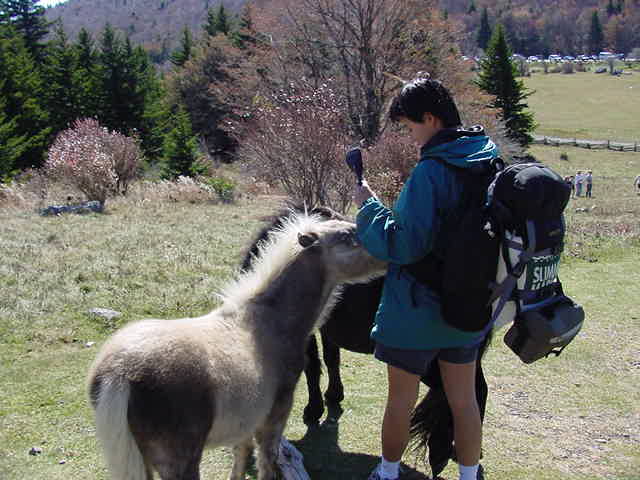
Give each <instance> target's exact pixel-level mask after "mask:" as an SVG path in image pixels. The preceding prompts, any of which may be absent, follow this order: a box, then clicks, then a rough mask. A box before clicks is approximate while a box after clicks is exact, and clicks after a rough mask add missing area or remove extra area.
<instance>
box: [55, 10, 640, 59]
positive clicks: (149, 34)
mask: <svg viewBox="0 0 640 480" xmlns="http://www.w3.org/2000/svg"><path fill="white" fill-rule="evenodd" d="M220 1H221V0H67V1H66V2H65V3H62V4H60V5H58V6H56V7H53V8H49V9H47V12H46V16H47V18H48V19H49V20H55V19H56V18H58V17H59V18H61V20H62V23H63V25H64V27H65V30H66V32H67V34H68V36H69V37H70V38H71V39H75V38H76V36H77V34H78V32H79V31H80V29H81V28H82V27H84V28H86V29H87V30H88V31H89V32H91V33H92V34H94V36H95V35H96V34H97V33H98V32H100V31H101V30H102V29H103V28H104V25H105V24H106V23H107V22H108V23H110V24H111V25H112V26H113V27H114V28H115V29H116V30H119V31H121V32H123V33H124V34H126V35H128V36H129V37H130V38H131V40H132V41H133V42H134V43H136V44H142V45H144V46H145V48H146V49H147V50H148V51H150V52H151V54H152V57H153V58H154V59H155V60H156V61H157V60H159V59H160V61H161V60H162V59H166V58H167V55H168V53H169V52H170V51H171V50H173V49H174V48H175V47H176V46H177V44H178V40H179V37H180V31H181V30H182V29H183V28H184V27H188V28H189V29H190V30H191V32H192V33H193V34H194V35H195V36H198V35H199V34H200V32H201V30H202V25H203V23H204V22H205V20H206V16H207V11H208V10H209V9H214V10H216V9H218V8H219V5H220ZM289 1H290V2H291V3H294V4H295V2H296V0H289ZM377 1H383V0H377ZM430 1H437V2H438V3H439V6H440V8H441V9H442V11H443V12H444V14H445V15H446V16H447V17H448V18H450V19H451V20H454V21H456V22H457V23H458V24H459V25H460V26H461V27H460V31H461V33H460V35H459V37H460V38H458V41H459V43H460V46H461V48H462V50H463V53H466V54H468V55H476V54H477V53H478V40H477V37H478V31H479V29H480V25H481V21H482V16H483V14H484V10H485V8H486V16H487V19H488V24H489V25H490V26H493V25H495V24H496V23H497V22H500V23H502V24H503V25H504V26H505V28H506V31H507V35H508V37H509V40H510V43H511V46H512V48H513V50H514V51H516V52H518V53H522V54H526V55H539V54H543V55H548V54H550V53H561V54H564V55H576V54H581V53H592V52H590V51H589V50H592V49H594V48H598V47H601V48H606V49H610V50H613V51H616V52H618V53H628V52H630V51H631V50H632V49H633V48H635V47H640V28H639V27H638V25H640V0H425V2H427V3H429V2H430ZM222 2H223V5H224V8H225V10H227V11H228V12H229V15H230V16H233V15H234V14H235V13H239V12H240V10H241V9H242V6H243V4H245V3H247V2H248V0H222ZM258 3H260V4H261V5H268V4H269V0H260V1H259V2H258ZM594 12H597V14H598V20H597V21H598V25H599V28H601V29H602V37H603V41H602V42H601V43H602V44H601V45H597V46H590V45H589V43H588V42H589V36H590V31H591V29H592V28H593V22H594V18H593V16H594ZM596 53H597V52H596Z"/></svg>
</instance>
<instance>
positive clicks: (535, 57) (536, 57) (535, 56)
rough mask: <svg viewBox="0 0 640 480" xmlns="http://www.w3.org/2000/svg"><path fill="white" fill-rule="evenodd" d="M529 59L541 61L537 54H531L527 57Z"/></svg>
mask: <svg viewBox="0 0 640 480" xmlns="http://www.w3.org/2000/svg"><path fill="white" fill-rule="evenodd" d="M527 61H529V62H539V61H540V58H539V57H538V56H537V55H529V57H528V58H527Z"/></svg>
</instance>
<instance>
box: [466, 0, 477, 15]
mask: <svg viewBox="0 0 640 480" xmlns="http://www.w3.org/2000/svg"><path fill="white" fill-rule="evenodd" d="M475 12H476V2H474V1H473V0H471V2H470V3H469V8H467V15H471V14H472V13H475Z"/></svg>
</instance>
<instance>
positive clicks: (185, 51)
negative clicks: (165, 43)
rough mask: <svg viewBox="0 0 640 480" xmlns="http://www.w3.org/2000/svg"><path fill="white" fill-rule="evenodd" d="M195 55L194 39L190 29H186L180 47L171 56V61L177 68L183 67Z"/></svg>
mask: <svg viewBox="0 0 640 480" xmlns="http://www.w3.org/2000/svg"><path fill="white" fill-rule="evenodd" d="M192 55H193V39H192V38H191V31H190V30H189V28H188V27H184V30H183V31H182V38H181V39H180V47H179V48H178V49H177V50H176V51H175V52H173V53H172V54H171V57H170V60H171V63H173V64H174V65H175V66H176V67H182V66H183V65H184V64H185V63H187V61H188V60H189V59H190V58H191V56H192Z"/></svg>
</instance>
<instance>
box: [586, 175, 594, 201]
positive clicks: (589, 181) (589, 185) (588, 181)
mask: <svg viewBox="0 0 640 480" xmlns="http://www.w3.org/2000/svg"><path fill="white" fill-rule="evenodd" d="M584 182H585V184H586V186H587V191H586V192H585V194H584V196H585V197H588V198H591V190H592V188H593V172H592V171H591V170H589V171H588V172H587V174H586V175H585V176H584Z"/></svg>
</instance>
